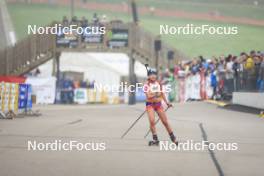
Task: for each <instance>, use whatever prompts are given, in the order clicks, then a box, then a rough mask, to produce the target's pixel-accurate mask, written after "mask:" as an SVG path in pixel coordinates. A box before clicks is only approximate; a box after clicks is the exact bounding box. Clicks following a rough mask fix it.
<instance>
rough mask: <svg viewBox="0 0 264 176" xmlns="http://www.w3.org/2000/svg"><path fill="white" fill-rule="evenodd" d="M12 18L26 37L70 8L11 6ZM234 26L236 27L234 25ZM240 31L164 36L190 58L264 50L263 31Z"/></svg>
mask: <svg viewBox="0 0 264 176" xmlns="http://www.w3.org/2000/svg"><path fill="white" fill-rule="evenodd" d="M8 8H9V10H10V14H11V18H12V19H13V22H14V26H15V28H16V32H17V35H18V36H19V38H23V37H25V36H26V33H27V25H28V24H32V25H33V24H36V25H40V26H44V25H47V24H49V23H51V22H52V21H53V20H61V19H62V17H63V16H64V15H67V14H69V13H70V12H69V8H67V7H58V6H50V5H25V4H8ZM96 12H97V14H106V15H107V16H108V17H109V18H110V19H114V18H119V19H122V20H124V21H129V20H130V19H131V17H130V16H129V15H128V14H121V13H109V12H105V11H96ZM93 13H94V11H87V10H85V9H78V10H77V9H76V16H78V17H82V16H86V17H87V18H89V19H91V17H92V14H93ZM140 20H141V23H140V25H142V26H143V27H144V28H145V29H146V30H148V31H150V32H152V33H154V34H158V33H159V25H160V24H168V25H176V26H185V25H186V24H194V25H197V26H198V25H203V24H209V25H213V26H228V25H232V24H226V23H225V24H224V23H213V22H208V21H197V20H186V19H179V18H161V17H155V18H153V17H151V16H148V15H146V16H142V17H140ZM232 26H233V25H232ZM236 26H238V29H239V35H235V36H227V35H226V36H222V35H214V36H212V35H199V36H198V35H169V36H162V38H163V39H165V41H167V42H168V43H170V44H172V45H173V46H174V47H175V48H177V49H179V50H181V51H182V52H184V53H185V54H186V55H188V56H191V57H193V56H198V55H200V54H202V55H204V56H207V57H210V56H212V55H220V54H227V53H232V54H239V53H240V52H241V51H250V50H251V49H255V50H263V37H262V36H264V30H263V29H264V28H263V27H256V26H247V25H236Z"/></svg>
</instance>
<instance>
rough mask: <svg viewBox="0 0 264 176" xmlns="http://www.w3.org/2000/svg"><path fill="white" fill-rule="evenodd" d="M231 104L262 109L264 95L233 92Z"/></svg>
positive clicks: (263, 106) (263, 107)
mask: <svg viewBox="0 0 264 176" xmlns="http://www.w3.org/2000/svg"><path fill="white" fill-rule="evenodd" d="M232 101H233V104H239V105H244V106H249V107H254V108H260V109H264V93H253V92H234V93H233V100H232Z"/></svg>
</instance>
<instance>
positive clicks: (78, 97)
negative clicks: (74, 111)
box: [74, 88, 88, 104]
mask: <svg viewBox="0 0 264 176" xmlns="http://www.w3.org/2000/svg"><path fill="white" fill-rule="evenodd" d="M74 102H75V103H78V104H86V103H88V92H87V89H84V88H78V89H75V90H74Z"/></svg>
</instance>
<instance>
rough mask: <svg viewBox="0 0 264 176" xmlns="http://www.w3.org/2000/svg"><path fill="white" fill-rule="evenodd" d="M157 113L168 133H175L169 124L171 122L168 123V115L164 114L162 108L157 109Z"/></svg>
mask: <svg viewBox="0 0 264 176" xmlns="http://www.w3.org/2000/svg"><path fill="white" fill-rule="evenodd" d="M157 113H158V115H159V118H160V120H161V122H162V123H163V125H164V126H165V128H166V130H167V132H168V133H169V134H170V133H172V132H173V131H172V129H171V126H170V124H169V122H168V118H167V115H166V113H165V112H164V110H163V109H162V108H158V109H157Z"/></svg>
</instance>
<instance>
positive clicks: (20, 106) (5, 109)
mask: <svg viewBox="0 0 264 176" xmlns="http://www.w3.org/2000/svg"><path fill="white" fill-rule="evenodd" d="M31 95H32V87H31V85H30V84H24V83H8V82H1V83H0V104H1V106H0V112H1V116H2V118H14V117H15V116H16V115H18V114H22V113H27V112H28V111H32V99H31Z"/></svg>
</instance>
